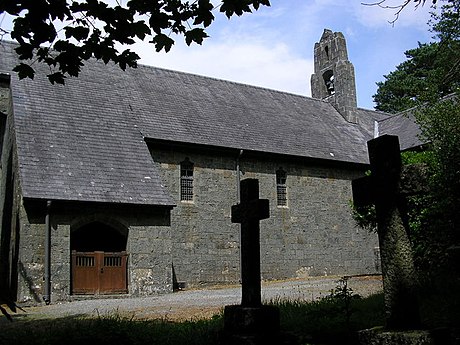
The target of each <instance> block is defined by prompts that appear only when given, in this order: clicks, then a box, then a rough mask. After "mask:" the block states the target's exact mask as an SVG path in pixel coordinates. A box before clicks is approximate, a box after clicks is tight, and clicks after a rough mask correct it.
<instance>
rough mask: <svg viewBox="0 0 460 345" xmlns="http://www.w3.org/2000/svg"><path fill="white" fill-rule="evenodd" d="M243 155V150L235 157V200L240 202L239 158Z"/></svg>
mask: <svg viewBox="0 0 460 345" xmlns="http://www.w3.org/2000/svg"><path fill="white" fill-rule="evenodd" d="M242 155H243V150H240V153H239V154H238V157H236V200H237V201H238V202H239V201H240V182H241V176H240V175H241V174H240V158H241V156H242Z"/></svg>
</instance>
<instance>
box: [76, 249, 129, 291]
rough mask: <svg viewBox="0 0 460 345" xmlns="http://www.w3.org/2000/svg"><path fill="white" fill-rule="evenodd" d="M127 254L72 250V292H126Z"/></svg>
mask: <svg viewBox="0 0 460 345" xmlns="http://www.w3.org/2000/svg"><path fill="white" fill-rule="evenodd" d="M127 260H128V254H127V253H126V252H125V251H123V252H103V251H94V252H78V251H76V250H73V251H72V293H73V294H121V293H127V292H128V285H127Z"/></svg>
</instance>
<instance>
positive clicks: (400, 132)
mask: <svg viewBox="0 0 460 345" xmlns="http://www.w3.org/2000/svg"><path fill="white" fill-rule="evenodd" d="M378 127H379V128H378V132H379V135H384V134H389V135H397V136H398V137H399V146H400V147H401V150H402V151H404V150H409V149H412V148H414V147H418V146H421V145H423V144H424V143H425V142H424V141H422V140H421V139H420V138H421V130H420V127H419V126H418V125H417V123H416V122H415V118H414V114H413V113H412V112H411V111H407V112H403V113H400V114H397V115H394V116H391V117H388V118H386V119H383V120H382V121H380V122H379V123H378Z"/></svg>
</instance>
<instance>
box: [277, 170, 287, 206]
mask: <svg viewBox="0 0 460 345" xmlns="http://www.w3.org/2000/svg"><path fill="white" fill-rule="evenodd" d="M286 179H287V174H286V171H284V170H283V169H282V168H279V169H278V170H277V171H276V202H277V205H278V206H287V187H286Z"/></svg>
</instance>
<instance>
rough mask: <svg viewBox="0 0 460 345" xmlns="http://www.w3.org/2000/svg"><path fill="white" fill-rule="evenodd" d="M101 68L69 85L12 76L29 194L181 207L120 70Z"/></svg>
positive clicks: (5, 57)
mask: <svg viewBox="0 0 460 345" xmlns="http://www.w3.org/2000/svg"><path fill="white" fill-rule="evenodd" d="M12 48H13V46H12V45H11V44H6V43H3V42H2V45H0V71H2V70H3V71H5V70H7V71H8V70H11V68H12V66H13V64H14V63H15V57H14V54H13V53H12ZM5 67H6V68H5ZM101 67H102V66H100V65H96V69H95V66H90V67H89V68H88V71H87V72H86V73H84V74H83V75H82V77H81V79H69V80H68V82H67V85H66V86H59V85H58V86H56V85H55V86H53V85H51V84H50V83H49V82H48V81H47V80H46V77H41V76H39V75H37V76H36V77H35V79H34V80H23V81H19V80H17V77H16V76H15V75H14V74H12V76H11V89H12V97H13V105H14V122H15V130H16V142H17V151H18V163H19V172H20V179H21V187H22V193H23V196H24V197H26V198H38V199H53V200H76V201H95V202H117V203H130V204H145V205H163V206H173V205H174V202H173V200H172V199H171V197H170V196H169V195H168V193H167V191H166V190H165V188H164V187H163V186H162V185H161V181H160V179H159V177H158V171H157V169H156V168H155V166H154V162H153V161H152V159H151V156H150V153H149V151H148V148H147V146H146V144H145V142H144V140H143V137H142V134H141V133H140V131H139V129H138V128H137V126H136V121H135V119H134V118H133V116H132V113H131V112H130V111H129V107H127V106H126V102H125V93H124V89H123V88H122V87H120V80H119V77H120V73H118V74H117V73H112V72H113V70H111V69H110V68H109V69H107V70H106V69H103V68H101ZM103 71H105V73H102V74H99V73H100V72H103ZM39 73H42V74H43V75H45V74H46V70H39ZM48 73H49V72H48Z"/></svg>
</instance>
